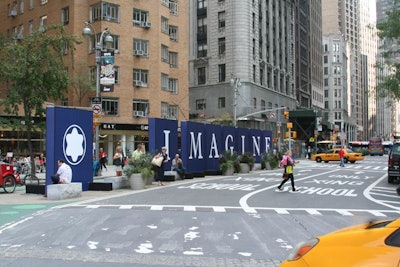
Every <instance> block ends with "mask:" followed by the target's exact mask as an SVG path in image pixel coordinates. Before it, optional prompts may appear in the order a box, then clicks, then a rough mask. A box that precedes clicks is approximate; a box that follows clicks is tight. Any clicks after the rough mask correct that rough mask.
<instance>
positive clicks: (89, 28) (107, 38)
mask: <svg viewBox="0 0 400 267" xmlns="http://www.w3.org/2000/svg"><path fill="white" fill-rule="evenodd" d="M92 32H93V33H94V38H95V41H97V34H96V30H95V29H94V27H93V25H92V24H91V23H89V22H85V28H83V31H82V35H83V36H90V35H92ZM113 41H114V40H113V38H112V36H111V32H110V31H109V30H108V29H107V28H106V29H105V30H104V31H102V33H101V35H100V39H99V41H98V42H96V98H98V99H99V98H100V67H101V66H100V65H101V51H102V50H103V49H104V47H103V42H104V43H105V44H106V49H107V48H108V47H109V45H110V44H112V43H113ZM94 136H95V159H96V160H99V150H100V149H99V125H98V124H96V127H95V134H94Z"/></svg>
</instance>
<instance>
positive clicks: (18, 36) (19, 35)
mask: <svg viewBox="0 0 400 267" xmlns="http://www.w3.org/2000/svg"><path fill="white" fill-rule="evenodd" d="M15 39H17V40H22V39H24V35H23V34H20V33H19V34H17V36H15Z"/></svg>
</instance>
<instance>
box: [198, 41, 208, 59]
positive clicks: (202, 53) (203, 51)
mask: <svg viewBox="0 0 400 267" xmlns="http://www.w3.org/2000/svg"><path fill="white" fill-rule="evenodd" d="M197 57H198V58H199V57H207V42H206V41H204V42H198V43H197Z"/></svg>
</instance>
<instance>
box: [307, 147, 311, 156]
mask: <svg viewBox="0 0 400 267" xmlns="http://www.w3.org/2000/svg"><path fill="white" fill-rule="evenodd" d="M307 157H308V159H311V146H308V147H307Z"/></svg>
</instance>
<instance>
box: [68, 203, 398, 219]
mask: <svg viewBox="0 0 400 267" xmlns="http://www.w3.org/2000/svg"><path fill="white" fill-rule="evenodd" d="M62 208H63V209H71V208H72V209H73V208H87V209H103V208H104V209H110V208H113V209H119V210H141V211H143V210H148V211H154V212H163V211H164V212H167V211H174V212H176V211H178V212H179V211H182V212H218V213H232V212H245V213H248V214H253V215H254V214H265V213H270V214H280V215H290V214H304V215H316V216H323V215H332V214H337V215H342V216H361V215H363V216H371V215H372V216H375V217H398V216H400V210H366V209H330V208H276V207H252V208H251V209H249V210H244V209H243V208H242V207H240V206H192V205H89V204H87V205H74V204H72V205H67V206H63V207H62Z"/></svg>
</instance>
